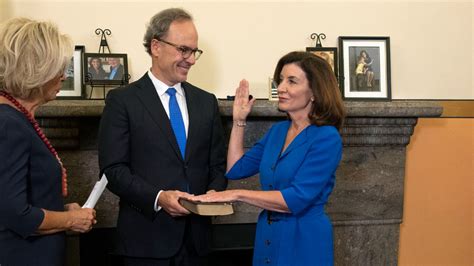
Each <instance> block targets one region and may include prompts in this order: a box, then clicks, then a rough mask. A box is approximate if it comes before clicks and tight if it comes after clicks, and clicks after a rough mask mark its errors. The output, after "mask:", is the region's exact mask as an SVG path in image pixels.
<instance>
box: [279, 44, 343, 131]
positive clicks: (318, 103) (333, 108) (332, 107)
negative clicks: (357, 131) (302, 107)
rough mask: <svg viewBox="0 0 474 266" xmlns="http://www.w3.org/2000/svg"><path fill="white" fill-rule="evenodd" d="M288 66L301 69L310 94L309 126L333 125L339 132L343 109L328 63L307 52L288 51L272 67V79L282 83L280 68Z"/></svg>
mask: <svg viewBox="0 0 474 266" xmlns="http://www.w3.org/2000/svg"><path fill="white" fill-rule="evenodd" d="M288 64H295V65H297V66H299V67H300V68H301V69H302V70H303V72H304V73H305V74H306V78H307V79H308V84H309V86H310V89H311V91H312V92H313V96H314V102H313V106H312V108H311V111H310V113H309V115H308V117H309V120H310V121H311V124H314V125H318V126H322V125H333V126H335V127H336V128H337V129H341V127H342V125H343V123H344V117H345V116H346V108H345V107H344V102H343V100H342V97H341V92H340V90H339V86H338V84H337V80H336V76H335V75H334V71H333V70H332V69H331V66H330V65H329V63H328V62H326V61H325V60H324V59H322V58H320V57H318V56H316V55H314V54H312V53H309V52H290V53H288V54H286V55H285V56H283V57H282V58H281V59H280V60H279V61H278V64H277V66H276V68H275V72H274V74H273V80H274V81H275V82H276V83H277V84H280V82H281V80H280V74H281V71H282V69H283V67H284V66H285V65H288Z"/></svg>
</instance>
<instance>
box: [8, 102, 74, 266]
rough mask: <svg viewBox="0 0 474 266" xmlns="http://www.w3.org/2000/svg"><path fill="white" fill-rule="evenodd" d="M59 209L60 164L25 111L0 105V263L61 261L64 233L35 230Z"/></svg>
mask: <svg viewBox="0 0 474 266" xmlns="http://www.w3.org/2000/svg"><path fill="white" fill-rule="evenodd" d="M41 208H43V209H47V210H52V211H63V210H64V203H63V198H62V196H61V168H60V166H59V163H58V161H57V160H56V158H55V157H54V156H53V154H52V153H51V152H50V151H49V150H48V148H47V147H46V145H45V144H44V143H43V141H42V140H41V139H40V138H39V137H38V135H37V134H36V132H35V131H34V129H33V127H32V126H31V124H30V122H29V121H28V120H27V119H26V117H25V116H24V115H23V114H22V113H20V112H18V111H17V110H16V109H14V108H12V107H10V106H9V105H5V104H1V105H0V265H64V260H63V258H64V252H65V234H64V232H62V233H56V234H50V235H35V232H36V231H37V229H38V227H39V225H40V224H41V222H42V221H43V219H44V213H43V211H42V210H41Z"/></svg>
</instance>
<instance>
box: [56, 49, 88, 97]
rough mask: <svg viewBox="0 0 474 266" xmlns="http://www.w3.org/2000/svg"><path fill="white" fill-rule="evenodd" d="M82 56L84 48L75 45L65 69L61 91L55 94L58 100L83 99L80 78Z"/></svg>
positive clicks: (82, 87) (82, 86)
mask: <svg viewBox="0 0 474 266" xmlns="http://www.w3.org/2000/svg"><path fill="white" fill-rule="evenodd" d="M83 56H84V46H83V45H76V46H75V48H74V54H73V57H72V58H71V62H70V63H69V65H68V67H67V68H66V72H65V75H66V79H65V80H64V81H63V83H62V85H61V90H60V91H59V93H58V94H57V97H58V99H61V98H62V99H80V98H83V97H84V85H83V80H82V78H83V76H82V57H83Z"/></svg>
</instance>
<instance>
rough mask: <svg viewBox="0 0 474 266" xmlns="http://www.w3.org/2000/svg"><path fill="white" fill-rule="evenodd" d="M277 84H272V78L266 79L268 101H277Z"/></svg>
mask: <svg viewBox="0 0 474 266" xmlns="http://www.w3.org/2000/svg"><path fill="white" fill-rule="evenodd" d="M277 87H278V86H277V84H276V83H275V82H273V78H268V100H269V101H278V91H277Z"/></svg>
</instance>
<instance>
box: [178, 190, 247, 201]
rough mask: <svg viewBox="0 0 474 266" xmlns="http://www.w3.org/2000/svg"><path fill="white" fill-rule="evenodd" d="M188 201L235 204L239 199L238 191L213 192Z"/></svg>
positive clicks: (193, 197) (190, 198)
mask: <svg viewBox="0 0 474 266" xmlns="http://www.w3.org/2000/svg"><path fill="white" fill-rule="evenodd" d="M186 199H188V200H190V201H200V202H234V201H237V199H238V190H225V191H220V192H212V193H207V194H203V195H199V196H192V197H189V198H186Z"/></svg>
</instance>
